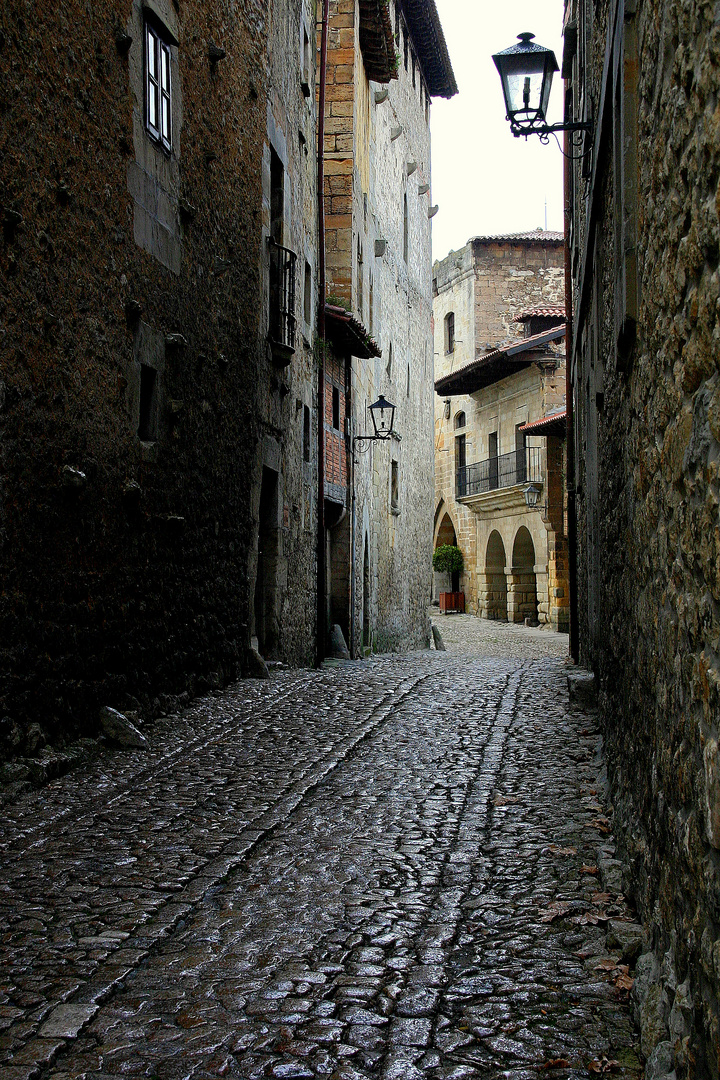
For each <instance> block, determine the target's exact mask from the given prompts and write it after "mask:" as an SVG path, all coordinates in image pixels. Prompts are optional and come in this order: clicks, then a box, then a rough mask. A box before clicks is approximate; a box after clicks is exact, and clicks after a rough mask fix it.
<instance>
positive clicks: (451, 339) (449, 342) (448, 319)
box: [445, 311, 455, 353]
mask: <svg viewBox="0 0 720 1080" xmlns="http://www.w3.org/2000/svg"><path fill="white" fill-rule="evenodd" d="M445 352H446V353H451V352H455V312H454V311H448V313H447V315H446V316H445Z"/></svg>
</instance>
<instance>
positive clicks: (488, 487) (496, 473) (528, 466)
mask: <svg viewBox="0 0 720 1080" xmlns="http://www.w3.org/2000/svg"><path fill="white" fill-rule="evenodd" d="M543 479H544V478H543V448H542V447H540V446H526V447H525V448H524V449H523V450H513V451H512V452H511V453H510V454H502V455H501V456H500V457H491V458H488V459H487V461H478V462H476V463H475V464H474V465H465V466H463V467H462V468H460V469H458V471H457V476H456V485H455V497H456V498H457V499H462V500H464V501H468V502H469V501H470V500H473V501H475V502H477V503H478V504H480V505H481V506H484V504H485V503H495V502H497V501H498V500H497V499H496V498H494V493H495V492H498V491H504V492H507V496H509V497H506V498H504V499H503V500H502V501H503V503H507V504H508V505H511V504H512V503H513V502H515V501H518V502H524V496H523V495H520V497H519V500H515V499H514V498H513V497H512V495H513V494H516V493H510V492H509V491H508V489H510V488H517V487H518V486H519V485H522V484H530V483H534V484H542V482H543ZM484 496H490V498H489V499H488V498H484ZM488 508H489V507H488Z"/></svg>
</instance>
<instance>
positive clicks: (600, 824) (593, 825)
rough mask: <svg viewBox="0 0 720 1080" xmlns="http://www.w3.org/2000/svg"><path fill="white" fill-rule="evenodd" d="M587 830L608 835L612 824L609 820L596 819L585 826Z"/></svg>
mask: <svg viewBox="0 0 720 1080" xmlns="http://www.w3.org/2000/svg"><path fill="white" fill-rule="evenodd" d="M585 828H586V829H597V831H598V832H600V833H603V834H605V835H607V834H608V833H609V832H610V822H609V821H608V819H607V818H600V817H596V818H593V820H592V821H588V822H586V824H585Z"/></svg>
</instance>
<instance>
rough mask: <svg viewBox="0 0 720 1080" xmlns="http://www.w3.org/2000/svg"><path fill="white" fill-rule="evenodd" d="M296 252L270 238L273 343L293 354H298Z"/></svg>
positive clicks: (271, 327) (271, 328) (271, 336)
mask: <svg viewBox="0 0 720 1080" xmlns="http://www.w3.org/2000/svg"><path fill="white" fill-rule="evenodd" d="M296 261H297V256H296V255H295V252H294V251H290V250H289V249H288V248H285V247H281V246H280V244H278V243H276V242H275V241H274V240H273V239H272V237H271V238H270V340H271V341H272V343H273V344H274V345H279V346H281V347H282V348H283V349H286V350H288V351H290V352H294V350H295V263H296Z"/></svg>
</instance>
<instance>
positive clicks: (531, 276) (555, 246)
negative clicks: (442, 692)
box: [433, 233, 567, 630]
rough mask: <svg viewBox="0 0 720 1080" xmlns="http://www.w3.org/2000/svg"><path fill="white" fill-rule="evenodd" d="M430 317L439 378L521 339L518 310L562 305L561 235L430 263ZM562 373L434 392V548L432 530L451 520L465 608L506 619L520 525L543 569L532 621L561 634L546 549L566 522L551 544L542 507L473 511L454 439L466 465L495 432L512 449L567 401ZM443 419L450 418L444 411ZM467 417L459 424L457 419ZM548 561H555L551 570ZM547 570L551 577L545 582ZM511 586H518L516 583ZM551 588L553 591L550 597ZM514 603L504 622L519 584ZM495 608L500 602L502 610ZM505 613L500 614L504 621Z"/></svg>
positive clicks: (535, 443) (555, 571)
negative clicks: (494, 537)
mask: <svg viewBox="0 0 720 1080" xmlns="http://www.w3.org/2000/svg"><path fill="white" fill-rule="evenodd" d="M433 290H434V299H433V318H434V339H435V348H434V352H435V378H436V379H437V378H440V377H442V376H444V375H448V374H451V373H452V372H454V371H457V370H458V369H460V368H462V367H463V366H465V365H466V364H468V363H470V362H471V361H472V360H473V359H475V357H476V356H478V355H481V354H482V353H483V352H485V351H488V349H489V348H490V347H495V346H497V345H500V344H502V343H503V342H505V341H507V340H508V339H512V338H520V337H522V336H523V334H524V328H523V325H522V324H521V323H516V322H514V321H513V319H514V318H515V316H516V315H519V314H520V313H521V312H522V311H523V310H524V309H526V308H531V307H535V306H538V305H541V304H544V305H548V304H553V305H558V304H559V305H560V306H562V305H563V303H564V270H563V249H562V238H561V236H560V235H559V234H556V233H552V234H547V235H546V234H543V233H540V234H539V235H538V239H537V241H533V240H532V239H530V240H515V241H512V240H509V239H508V240H504V239H502V238H497V239H483V240H480V239H474V240H471V241H469V242H468V244H466V245H465V247H464V248H462V249H461V250H460V251H456V252H450V254H449V255H448V256H447V257H446V258H445V259H443V260H441V261H438V262H436V263H435V264H434V267H433ZM449 313H452V314H453V316H454V327H455V343H454V348H453V349H452V351H448V349H447V344H448V342H447V331H446V317H447V315H448V314H449ZM564 391H565V368H564V365H561V366H560V367H558V369H557V370H556V371H555V372H551V373H549V374H548V375H543V374H542V373H541V372H540V370H539V368H537V367H536V366H534V365H533V366H531V367H529V368H526V369H524V370H522V371H519V372H518V373H517V374H515V375H512V376H510V377H508V378H505V379H502V380H500V381H499V382H497V383H494V384H493V385H491V386H488V387H486V388H485V389H483V390H481V391H479V392H478V393H475V394H461V395H456V396H453V397H451V398H450V400H449V402H447V399H446V398H445V397H444V396H443V397H441V396H439V395H438V394H435V540H434V542H435V545H436V546H437V543H438V542H439V541H438V532H439V530H440V528H441V527H442V523H443V520H444V516H445V515H446V514H447V515H448V516H449V518H450V520H451V521H452V523H453V527H454V529H455V533H456V536H457V542H458V545H459V546H460V548H461V549H462V551H463V554H464V556H465V569H464V571H463V574H462V578H461V583H460V584H461V588H462V589H463V591H464V592H465V602H466V610H467V611H470V612H473V613H475V614H479V615H484V616H486V617H488V616H490V617H498V611H499V610H502V612H504V613H505V615H507V601H506V600H505V599H503V600H502V601H501V602H500V601H499V600H498V589H500V587H501V586H502V589H501V591H503V595H504V590H505V589H506V587H507V582H501V580H500V579H501V577H502V576H503V573H504V567H505V566H507V567H508V574H510V570H511V567H512V551H513V544H514V540H515V537H516V535H517V531H518V529H519V528H520V527H521V526H522V525H525V526H526V527H527V528H528V529H529V530H530V532H531V535H532V537H533V544H534V547H535V562H536V564H537V566H538V567H539V569H538V572H537V574H536V575H535V579H536V580H535V585H536V589H537V600H538V617H539V619H540V621H541V622H542V623H545V622H549V623H551V624H552V625H554V627H555V628H556V629H557V628H561V629H563V630H566V629H567V620H566V617H564V616H562V615H559V614H558V613H557V610H556V609H557V607H558V602H559V601H564V603H563V604H562V606H563V607H565V606H566V604H567V599H566V596H565V595H563V596H562V597H560V596H556V595H555V592H556V590H557V589H559V588H563V585H562V583H560V582H559V581H558V580H557V578H558V575H559V574H560V573H563V572H564V574H565V579H564V580H565V589H564V590H563V591H564V593H566V591H567V590H566V578H567V563H566V561H565V562H564V561H563V559H562V558H561V559H559V561H558V562H557V564H555V562H554V556H553V559H552V560H551V556H550V552H551V551H552V552H553V553H554V552H555V549H556V546H557V544H558V543H559V545H560V547H561V548H562V544H563V537H562V535H561V534H562V529H563V522H562V520H560V521H559V522H557V523H556V527H555V531H554V533H553V541H552V543H551V545H550V546H549V533H548V527H546V526H545V524H543V522H542V521H541V516H540V515H541V512H542V511H543V505H544V501H545V495H546V494H547V491H546V492H544V494H543V500H542V502H541V506H540V508H539V509H538V510H534V511H528V509H527V507H525V506H524V505H523V506H521V507H512V508H506V509H504V510H501V509H500V508H496V509H493V508H491V507H489V506H484V507H482V508H480V507H477V508H476V509H472V508H471V507H470V506H468V505H466V504H464V503H461V502H459V501H458V500H457V499H456V498H455V493H456V475H457V466H458V439H460V438H462V437H464V439H465V455H466V463H467V464H468V465H470V464H472V463H474V462H481V461H484V460H486V459H487V458H488V457H489V442H488V437H489V433H490V432H497V435H498V447H497V451H498V454H500V455H502V454H506V453H510V452H511V451H513V450H515V445H516V444H515V427H516V425H517V424H522V423H525V422H527V421H528V420H537V419H539V418H540V417H541V416H544V415H545V414H546V413H547V412H549V411H550V410H551V409H553V408H556V407H558V406H559V405H560V404H561V403H562V401H563V400H564ZM448 413H449V415H448ZM463 416H464V418H465V422H464V424H460V423H459V421H460V420H461V418H462V417H463ZM527 445H528V446H530V447H533V448H536V449H537V450H538V451H539V453H540V455H541V458H542V462H543V473H544V474H545V473H546V470H545V438H544V437H540V436H534V437H533V436H531V435H528V438H527ZM551 464H552V469H551V472H555V473H557V471H558V470H560V477H559V479H557V478H556V479H555V480H552V482H553V483H554V484H555V488H554V489H553V491H552V497H553V499H557V498H558V497H559V498H560V506H562V496H561V493H560V489H559V486H558V485H559V484H561V483H562V464H561V461H560V462H558V461H557V460H556V459H553V461H552V463H551ZM493 532H495V533H496V534H498V535H499V536H500V537H501V538H502V544H503V547H504V551H505V562H504V563H503V564H502V567H501V572H500V573H498V572H497V569H496V567H495V566H494V564H493V563H492V561H491V563H490V564H488V541H489V539H490V536H491V534H492V533H493ZM549 561H552V562H553V567H552V570H549ZM549 573H550V574H551V575H554V576H553V581H552V585H550V584H549V577H548V575H549ZM513 588H514V587H513ZM549 589H550V590H551V591H549ZM516 591H517V594H518V599H517V600H515V599H513V596H514V592H513V589H510V596H511V599H510V616H511V617H512V618H515V617H517V618H519V617H520V613H521V609H522V611H523V616H522V617H523V618H524V613H525V612H524V607H523V605H525V607H526V606H527V602H526V599H527V598H526V597H523V598H522V599H519V596H520V592H521V591H522V590H521V589H520V587H519V585H518V588H517V590H516ZM498 605H499V606H498ZM501 617H504V615H501Z"/></svg>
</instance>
